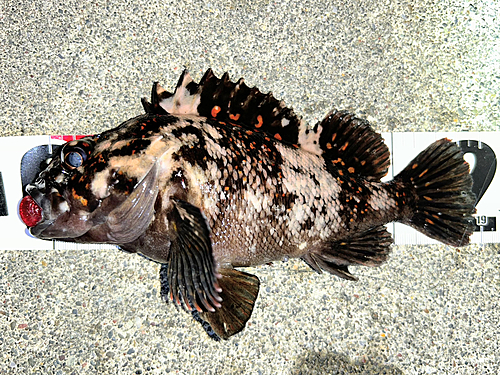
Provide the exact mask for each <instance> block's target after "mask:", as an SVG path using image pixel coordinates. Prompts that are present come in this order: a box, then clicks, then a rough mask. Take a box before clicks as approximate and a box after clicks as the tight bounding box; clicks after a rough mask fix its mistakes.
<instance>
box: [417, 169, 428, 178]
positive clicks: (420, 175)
mask: <svg viewBox="0 0 500 375" xmlns="http://www.w3.org/2000/svg"><path fill="white" fill-rule="evenodd" d="M427 171H428V169H426V170H425V171H423V172H422V173H420V174H419V175H418V177H422V176H423V175H424V174H426V173H427Z"/></svg>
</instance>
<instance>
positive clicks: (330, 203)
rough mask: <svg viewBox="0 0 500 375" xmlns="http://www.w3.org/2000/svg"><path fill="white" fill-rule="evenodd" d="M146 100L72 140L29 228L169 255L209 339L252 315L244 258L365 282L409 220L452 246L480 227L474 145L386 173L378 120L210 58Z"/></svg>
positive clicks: (435, 151) (56, 156)
mask: <svg viewBox="0 0 500 375" xmlns="http://www.w3.org/2000/svg"><path fill="white" fill-rule="evenodd" d="M142 104H143V107H144V110H145V113H144V114H141V115H138V116H136V117H134V118H131V119H129V120H127V121H125V122H123V123H122V124H120V125H119V126H117V127H116V128H114V129H111V130H107V131H105V132H103V133H100V134H98V135H94V136H88V137H84V138H82V139H79V140H73V141H70V142H67V143H65V144H64V145H62V146H61V147H60V148H58V149H57V150H55V151H54V153H53V154H52V156H51V157H50V158H49V159H48V160H46V163H45V166H44V167H42V168H41V171H40V173H39V174H38V175H37V177H36V178H35V179H34V181H33V182H32V183H30V184H28V185H27V186H26V188H25V195H24V197H23V198H22V200H21V202H20V205H19V215H20V217H21V219H22V220H23V222H24V223H25V224H26V226H27V227H28V228H29V232H30V233H31V235H32V236H34V237H36V238H40V239H46V240H54V239H56V240H60V241H67V242H76V243H101V244H113V245H116V246H117V247H118V248H119V249H120V250H122V251H125V252H128V253H137V254H140V255H142V256H144V257H146V258H148V259H150V260H152V261H154V262H157V263H159V264H160V285H161V296H162V298H163V299H164V300H165V301H167V302H169V301H171V302H173V303H174V305H176V306H177V307H179V308H180V309H183V310H185V311H187V312H188V313H190V314H191V315H192V317H193V318H194V319H195V320H196V321H197V322H199V323H200V324H201V325H202V327H203V329H204V330H205V331H206V333H207V334H208V335H209V337H211V338H213V339H215V340H220V339H225V340H227V339H228V338H230V337H231V336H233V335H235V334H237V333H238V332H240V331H242V330H243V329H244V328H245V326H246V323H247V321H248V320H249V318H250V316H251V314H252V311H253V308H254V305H255V301H256V299H257V296H258V292H259V288H260V280H259V279H258V277H257V276H255V275H253V274H250V273H247V272H245V271H242V270H239V269H238V268H240V267H253V266H258V265H262V264H267V263H272V262H278V261H282V260H288V259H290V258H300V259H301V260H302V261H304V262H305V263H306V264H307V265H308V266H309V267H310V268H311V269H312V270H313V271H316V272H318V273H322V272H327V273H330V274H332V275H335V276H338V277H341V278H344V279H347V280H357V278H356V276H355V275H353V274H352V273H351V272H350V270H349V268H348V267H349V266H353V265H354V266H355V265H364V266H371V267H374V266H379V265H381V264H382V263H384V262H385V261H386V260H387V258H388V256H389V253H390V250H391V245H392V244H393V239H392V236H391V234H390V233H389V232H388V231H387V229H386V227H385V224H387V223H390V222H401V223H404V224H406V225H409V226H411V227H413V228H415V229H417V230H418V231H420V232H421V233H424V234H425V235H427V236H428V237H430V238H433V239H436V240H438V241H440V242H442V243H444V244H447V245H450V246H455V247H458V246H465V245H467V244H468V243H469V241H470V236H471V234H472V233H473V229H474V218H473V216H472V215H473V214H474V213H475V196H474V193H473V192H472V190H471V188H472V178H471V176H470V174H469V165H468V164H467V162H466V161H464V158H463V152H462V151H461V149H460V148H459V147H458V146H457V144H455V143H454V142H452V141H450V140H449V139H441V140H438V141H436V142H434V143H432V144H430V145H429V146H428V147H427V148H426V149H425V150H423V151H422V152H421V153H420V154H419V155H418V156H416V157H415V158H414V159H413V160H412V161H411V162H410V163H409V164H408V166H407V167H406V168H404V169H403V170H402V171H401V172H400V173H399V174H397V175H396V177H395V178H394V179H393V180H392V181H389V182H382V181H381V179H382V178H383V177H384V176H385V175H386V174H387V172H388V169H389V166H390V155H389V149H388V147H387V146H386V144H385V143H384V140H383V138H382V137H381V135H380V134H379V133H377V132H376V131H375V130H374V129H373V128H372V127H371V125H370V124H369V123H368V121H366V120H364V119H361V118H358V117H356V116H355V115H354V114H351V113H349V112H347V111H338V110H332V111H330V112H329V113H328V114H327V115H326V116H325V117H324V118H323V120H321V121H319V122H317V123H316V124H315V125H314V126H310V125H308V124H307V123H306V122H305V121H304V120H303V119H302V118H301V117H299V116H298V115H296V114H295V112H294V111H293V109H291V108H288V107H287V106H286V105H285V104H284V102H283V101H282V100H278V99H276V98H275V97H274V96H273V94H272V93H267V94H264V93H262V92H261V91H260V90H259V89H257V88H256V87H249V86H247V85H246V83H245V82H244V81H243V79H239V80H238V81H236V82H233V81H231V79H230V78H229V74H228V73H224V74H223V75H222V76H221V78H218V77H217V76H216V75H215V74H214V72H213V71H212V70H211V69H209V70H207V71H206V73H205V74H204V76H203V77H202V79H201V80H200V81H199V83H196V82H195V81H194V80H193V79H192V77H191V75H190V74H189V72H188V71H187V70H185V71H184V72H183V73H182V75H181V76H180V78H179V81H178V83H177V85H176V87H175V89H174V90H173V92H169V91H167V90H165V89H164V88H163V87H162V86H161V85H160V84H159V83H158V82H155V83H154V84H153V88H152V92H151V99H150V100H149V101H148V100H146V99H142Z"/></svg>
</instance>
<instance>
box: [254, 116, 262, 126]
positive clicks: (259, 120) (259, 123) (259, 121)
mask: <svg viewBox="0 0 500 375" xmlns="http://www.w3.org/2000/svg"><path fill="white" fill-rule="evenodd" d="M263 123H264V120H262V116H261V115H258V116H257V124H255V127H256V128H260V127H261V126H262V124H263Z"/></svg>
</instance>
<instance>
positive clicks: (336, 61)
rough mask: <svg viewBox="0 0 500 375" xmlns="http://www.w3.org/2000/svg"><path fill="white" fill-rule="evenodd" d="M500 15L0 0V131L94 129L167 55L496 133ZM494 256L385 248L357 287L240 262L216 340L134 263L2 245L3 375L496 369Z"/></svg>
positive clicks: (472, 6) (406, 119)
mask: <svg viewBox="0 0 500 375" xmlns="http://www.w3.org/2000/svg"><path fill="white" fill-rule="evenodd" d="M498 15H499V3H498V2H494V1H486V0H478V1H472V2H463V1H459V0H449V1H444V0H443V1H440V0H417V1H404V0H403V1H399V2H393V1H370V2H368V1H362V0H357V1H354V0H353V1H342V0H341V1H320V0H314V1H276V2H266V1H260V0H257V1H252V2H250V1H225V2H217V1H211V2H207V1H189V0H188V1H183V2H179V1H157V0H149V1H140V0H132V1H113V0H110V1H104V0H103V1H87V0H78V1H76V0H65V1H51V2H48V1H44V0H31V1H26V0H21V1H12V0H2V1H1V2H0V103H1V111H0V136H9V135H34V134H62V133H64V134H73V133H76V134H89V133H96V132H100V131H102V130H105V129H108V128H110V127H112V126H115V125H117V124H118V123H120V122H121V121H123V120H125V119H128V118H129V117H132V116H135V115H137V114H139V113H142V107H141V104H140V98H141V97H143V96H146V97H147V96H149V92H150V89H151V83H152V82H153V81H155V80H157V81H160V82H161V83H162V84H163V85H164V86H165V87H168V88H172V87H173V86H174V84H175V83H176V81H177V78H178V76H179V74H180V72H181V71H182V69H183V68H184V67H187V68H189V69H190V71H191V73H192V75H193V76H194V77H195V78H196V79H199V78H200V77H201V75H202V73H203V72H204V71H205V70H206V69H207V68H209V67H211V68H213V69H214V71H215V72H216V74H218V75H220V74H222V73H223V72H224V71H229V72H230V74H231V76H232V77H233V78H235V79H236V78H238V77H240V76H243V77H245V79H246V82H247V84H249V85H256V86H258V87H259V88H260V89H261V90H262V91H264V92H266V91H272V92H273V93H274V95H275V96H276V97H278V98H282V99H284V100H285V102H286V103H287V104H288V105H290V106H292V107H293V108H294V109H295V111H296V112H297V113H299V114H303V115H304V117H305V118H306V120H308V121H310V122H311V123H313V122H315V121H317V120H318V119H320V118H322V117H323V115H324V114H325V113H326V112H327V111H328V110H330V109H331V108H338V109H348V110H351V111H354V112H355V113H356V114H358V115H359V116H361V117H364V118H367V119H369V120H370V121H371V122H372V124H373V126H374V127H375V128H376V129H377V130H379V131H444V130H453V131H462V130H463V131H483V130H484V131H486V130H487V131H497V130H498V127H499V125H500V111H499V106H500V96H499V92H500V88H499V83H500V70H499V69H500V68H499V67H500V53H499V51H500V26H499V25H500V22H499V19H498ZM1 231H2V228H0V234H1V233H2V232H1ZM0 248H1V245H0ZM499 259H500V250H499V246H498V245H484V246H479V245H472V246H469V247H466V248H462V249H460V250H457V249H454V248H451V247H447V246H395V247H394V248H393V253H392V256H391V258H390V260H389V261H388V262H387V263H386V264H385V265H383V266H382V267H380V268H376V269H367V268H353V270H354V273H355V274H356V275H357V276H358V277H359V279H360V280H359V281H358V282H347V281H345V280H341V279H338V278H334V277H332V276H331V275H328V274H322V275H317V274H314V273H313V272H311V271H310V270H309V269H308V268H307V267H306V266H305V265H304V264H303V263H301V262H299V261H289V262H288V263H283V264H281V263H276V264H274V265H273V266H263V267H259V268H257V269H252V270H251V272H252V273H255V274H256V275H258V276H259V278H260V279H261V282H262V283H261V291H260V295H259V298H258V300H257V303H256V306H255V310H254V313H253V315H252V318H251V319H250V321H249V324H248V327H247V328H246V329H245V330H244V331H243V332H242V333H240V334H238V335H236V336H235V337H233V338H231V339H230V340H229V341H227V342H222V343H216V342H214V341H211V340H210V339H209V338H208V337H207V336H206V335H205V333H204V332H202V330H201V329H200V327H199V326H198V324H196V323H195V322H194V321H192V319H191V318H190V317H189V316H188V315H186V314H184V313H182V312H181V311H176V308H175V307H174V306H173V305H167V304H165V303H164V302H162V301H161V300H160V298H159V287H160V285H159V281H158V271H159V267H158V265H156V264H154V263H152V262H149V261H147V260H145V259H143V258H141V257H138V256H132V255H127V254H124V253H121V252H119V251H98V250H85V251H74V250H65V251H62V250H61V251H36V252H35V251H6V250H1V249H0V266H1V267H0V332H1V335H0V374H14V373H15V374H57V375H59V374H61V375H62V374H87V373H89V374H294V375H295V374H297V375H298V374H498V373H499V372H500V364H499V363H500V354H499V353H500V344H499V338H500V337H499V336H500V334H499V331H500V326H499V325H500V323H499V322H500V303H499V297H500V276H499Z"/></svg>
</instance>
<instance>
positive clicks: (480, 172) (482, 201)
mask: <svg viewBox="0 0 500 375" xmlns="http://www.w3.org/2000/svg"><path fill="white" fill-rule="evenodd" d="M382 136H383V137H384V139H385V141H386V144H387V146H388V147H389V150H390V152H391V168H390V170H389V173H388V176H386V177H385V178H384V181H389V180H391V179H392V178H393V177H394V176H395V175H396V174H397V173H398V172H399V171H401V170H402V169H403V168H404V167H406V165H407V164H408V163H409V162H410V161H411V160H412V159H413V158H414V157H415V156H417V155H418V154H419V153H420V152H421V151H422V150H424V149H425V148H426V147H427V146H428V145H430V144H431V143H432V142H434V141H436V140H438V139H441V138H449V139H452V140H453V141H455V142H457V144H458V145H459V146H460V147H461V148H462V150H463V151H464V152H465V158H466V160H467V161H468V162H469V163H470V164H471V174H472V178H473V180H474V185H473V191H474V193H475V194H476V197H477V200H478V202H477V206H476V208H477V214H476V229H475V232H474V234H473V235H472V237H471V242H472V243H493V242H500V235H499V233H498V231H497V221H498V220H497V217H498V216H499V213H500V202H499V200H498V199H497V192H498V191H500V186H499V185H500V181H499V177H497V176H496V175H495V173H496V169H497V159H496V154H500V132H462V133H456V132H455V133H451V132H450V133H445V132H439V133H382ZM80 137H81V136H46V135H45V136H29V137H3V138H0V150H1V152H2V154H3V157H1V158H0V234H1V238H2V244H1V245H0V246H1V247H2V249H6V250H51V249H85V248H88V249H90V248H92V249H95V248H102V249H107V248H114V246H110V245H94V244H75V243H66V242H61V241H43V240H39V239H36V238H33V237H31V236H30V235H29V233H28V231H27V230H26V226H25V225H24V223H23V222H22V221H21V219H20V218H19V216H18V205H19V202H20V200H21V199H22V197H23V188H24V186H26V184H28V183H30V182H32V181H33V179H34V178H35V177H36V175H37V174H38V172H39V166H40V163H41V162H42V161H44V160H45V159H47V157H48V156H49V155H51V153H52V151H53V149H55V148H56V147H58V146H59V145H61V144H63V143H64V142H66V141H69V140H72V139H77V138H80ZM496 177H497V178H496ZM388 230H389V231H390V232H391V233H392V235H393V237H394V241H395V243H396V244H407V245H410V244H432V243H438V242H437V241H435V240H432V239H430V238H428V237H426V236H425V235H423V234H421V233H419V232H417V231H416V230H414V229H413V228H410V227H408V226H406V225H403V224H399V223H391V224H389V225H388Z"/></svg>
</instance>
